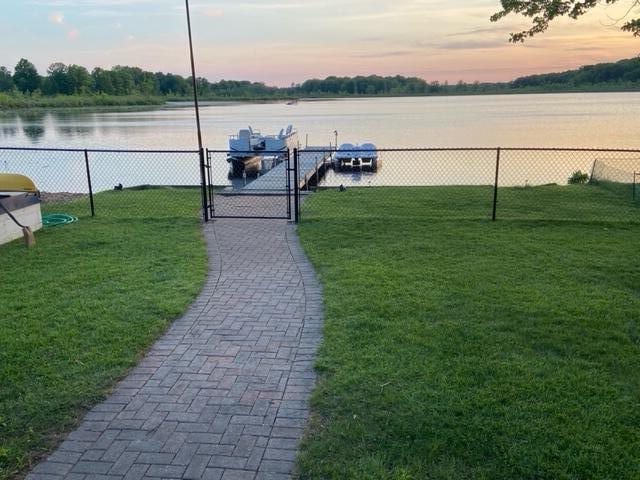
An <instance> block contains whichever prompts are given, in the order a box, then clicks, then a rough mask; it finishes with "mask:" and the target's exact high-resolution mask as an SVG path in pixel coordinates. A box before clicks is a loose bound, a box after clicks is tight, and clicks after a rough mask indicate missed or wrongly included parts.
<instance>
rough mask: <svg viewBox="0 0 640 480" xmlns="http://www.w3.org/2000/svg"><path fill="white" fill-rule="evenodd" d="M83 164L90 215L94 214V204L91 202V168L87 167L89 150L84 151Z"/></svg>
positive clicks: (93, 215)
mask: <svg viewBox="0 0 640 480" xmlns="http://www.w3.org/2000/svg"><path fill="white" fill-rule="evenodd" d="M84 165H85V167H86V169H87V185H88V186H89V204H90V205H91V216H92V217H95V216H96V210H95V206H94V204H93V187H92V186H91V170H90V169H89V152H88V151H87V150H86V149H85V151H84Z"/></svg>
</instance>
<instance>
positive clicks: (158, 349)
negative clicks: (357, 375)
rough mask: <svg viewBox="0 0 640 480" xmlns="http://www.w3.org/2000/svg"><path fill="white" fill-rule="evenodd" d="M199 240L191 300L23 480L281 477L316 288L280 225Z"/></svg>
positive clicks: (293, 239) (248, 223)
mask: <svg viewBox="0 0 640 480" xmlns="http://www.w3.org/2000/svg"><path fill="white" fill-rule="evenodd" d="M247 201H255V202H260V199H252V200H247ZM204 233H205V237H206V240H207V245H208V250H209V277H208V279H207V282H206V284H205V286H204V288H203V290H202V292H201V293H200V295H199V296H198V298H197V299H196V300H195V302H194V303H193V304H192V305H191V307H190V308H189V310H188V311H187V312H186V313H185V314H184V315H183V316H182V317H181V318H179V319H178V320H176V321H175V322H174V323H173V324H172V326H171V327H170V329H169V330H168V332H167V333H166V334H165V335H164V336H163V337H162V338H161V339H160V340H158V342H157V343H156V344H155V345H154V346H153V347H152V348H151V350H150V351H149V353H148V354H147V355H146V357H145V358H144V359H143V360H142V362H141V363H140V364H139V366H138V367H137V368H135V369H134V370H133V371H132V372H131V373H130V374H129V375H128V376H127V377H126V378H125V379H124V380H123V381H121V382H120V383H119V384H118V385H117V386H116V388H115V390H114V392H113V393H112V394H111V395H110V396H109V398H107V399H106V400H105V401H104V402H103V403H100V404H98V405H96V406H95V407H94V408H93V409H92V410H91V411H90V412H89V413H88V414H87V415H86V416H85V418H84V420H83V422H82V424H81V425H80V427H79V428H78V429H77V430H76V431H74V432H72V433H71V434H70V435H69V436H68V437H67V439H66V440H65V441H64V442H63V443H62V444H61V445H60V447H59V448H58V450H57V451H55V452H54V453H53V454H52V455H51V456H49V458H48V459H46V460H45V461H43V462H42V463H40V464H39V465H37V466H36V467H35V468H34V469H33V471H32V472H31V473H30V474H29V476H28V477H27V478H28V480H62V479H68V480H71V479H73V480H89V479H110V480H122V479H127V480H128V479H158V478H166V479H209V480H232V479H236V480H238V479H248V480H267V479H270V480H285V479H289V478H290V475H291V471H292V468H293V466H294V461H295V457H296V454H297V448H298V442H299V441H300V439H301V437H302V434H303V430H304V427H305V425H306V422H307V418H308V416H309V405H308V399H309V395H310V393H311V390H312V388H313V386H314V383H315V373H314V370H313V362H314V356H315V352H316V349H317V347H318V344H319V343H320V339H321V328H322V300H321V290H320V286H319V283H318V282H317V280H316V277H315V274H314V271H313V268H312V267H311V265H310V263H309V262H308V261H307V259H306V257H305V255H304V253H303V251H302V249H301V247H300V245H299V243H298V239H297V236H296V234H295V227H294V226H292V225H290V224H288V223H287V221H286V220H225V219H218V220H216V221H215V222H211V223H209V224H207V225H206V226H205V227H204ZM257 252H259V254H257ZM132 321H135V319H132Z"/></svg>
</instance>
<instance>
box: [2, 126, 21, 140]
mask: <svg viewBox="0 0 640 480" xmlns="http://www.w3.org/2000/svg"><path fill="white" fill-rule="evenodd" d="M17 134H18V129H17V128H16V127H2V138H11V137H15V136H16V135H17Z"/></svg>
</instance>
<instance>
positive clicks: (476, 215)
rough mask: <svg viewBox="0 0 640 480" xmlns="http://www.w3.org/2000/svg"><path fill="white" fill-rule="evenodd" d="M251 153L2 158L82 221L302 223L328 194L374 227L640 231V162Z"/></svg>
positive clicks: (47, 203) (482, 153) (556, 152)
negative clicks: (516, 223) (383, 216)
mask: <svg viewBox="0 0 640 480" xmlns="http://www.w3.org/2000/svg"><path fill="white" fill-rule="evenodd" d="M248 153H251V152H247V156H246V157H247V158H246V159H245V158H243V159H242V162H241V163H238V162H234V160H233V159H232V158H231V157H233V156H232V155H230V152H227V151H222V150H210V151H206V154H204V155H203V157H204V158H203V159H204V164H202V165H201V162H200V155H199V152H198V151H196V150H173V151H165V150H108V149H102V150H100V149H92V150H81V149H45V148H6V147H0V172H10V173H21V174H24V175H27V176H29V177H30V178H32V179H33V180H34V182H35V183H36V186H37V187H38V189H39V190H40V191H41V192H42V201H43V206H42V208H43V211H45V212H48V211H52V210H60V209H63V210H64V209H71V210H73V211H74V214H76V215H79V216H84V215H87V216H88V215H92V214H94V215H96V216H103V215H104V216H107V215H115V216H145V217H154V216H167V215H170V216H181V215H193V216H196V217H198V216H202V214H203V211H202V207H203V204H204V205H206V207H207V208H206V209H205V212H206V216H207V217H208V216H211V217H212V218H216V217H234V218H245V217H253V218H286V219H296V218H297V214H300V209H299V205H300V204H301V202H302V201H303V200H304V198H305V196H306V192H307V191H315V190H320V191H323V192H326V193H325V194H327V195H342V196H341V197H340V198H337V199H336V200H335V202H334V204H333V206H332V207H331V211H326V212H324V213H325V214H327V215H339V214H340V209H341V205H345V204H347V203H349V205H353V204H354V203H357V204H358V208H359V210H358V211H359V212H360V213H361V214H362V215H365V216H372V215H375V212H376V209H378V208H385V209H393V210H394V212H396V214H397V215H405V216H414V217H416V218H420V217H434V218H436V217H437V218H460V219H467V218H468V219H498V220H500V219H521V220H575V221H580V220H587V219H588V220H602V221H623V222H629V221H632V222H635V221H638V208H639V203H640V198H639V197H640V192H637V191H636V183H637V181H638V180H640V150H622V149H618V150H615V149H552V148H546V149H543V148H433V149H376V148H375V147H373V146H372V147H371V148H363V147H362V146H360V147H352V148H346V149H345V148H340V149H338V150H336V149H331V148H305V149H302V150H296V151H293V152H284V153H283V152H261V153H260V155H253V156H252V157H251V158H249V155H248ZM253 153H255V152H253ZM236 155H237V152H236ZM244 162H247V163H246V164H245V163H244ZM245 166H246V168H247V170H246V171H245V170H244V168H245ZM294 172H295V173H294ZM203 174H204V176H205V182H206V189H205V190H204V191H203V190H202V180H201V178H202V175H203ZM143 197H144V198H145V199H146V201H145V202H142V200H141V199H142V198H143ZM151 198H152V201H151V202H149V201H148V200H149V199H151ZM141 206H142V207H143V208H141ZM302 215H303V216H304V210H302Z"/></svg>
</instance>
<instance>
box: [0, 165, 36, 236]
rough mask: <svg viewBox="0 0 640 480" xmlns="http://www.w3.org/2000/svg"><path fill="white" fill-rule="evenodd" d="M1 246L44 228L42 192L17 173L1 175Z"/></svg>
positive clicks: (27, 178)
mask: <svg viewBox="0 0 640 480" xmlns="http://www.w3.org/2000/svg"><path fill="white" fill-rule="evenodd" d="M0 204H1V206H0V245H1V244H3V243H7V242H10V241H11V240H15V239H16V238H20V237H22V236H23V228H22V227H21V226H20V225H18V224H17V223H16V222H19V223H20V224H21V225H23V226H27V227H30V228H31V231H32V232H35V231H36V230H38V229H40V228H42V214H41V212H40V192H38V189H37V188H36V186H35V184H34V183H33V181H32V180H31V179H30V178H29V177H26V176H24V175H20V174H17V173H0Z"/></svg>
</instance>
